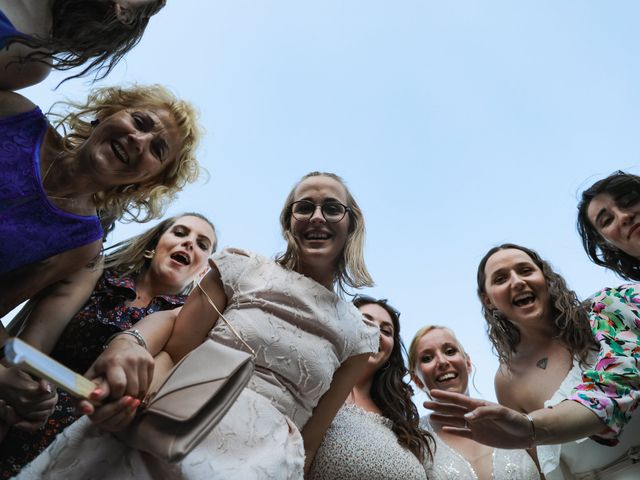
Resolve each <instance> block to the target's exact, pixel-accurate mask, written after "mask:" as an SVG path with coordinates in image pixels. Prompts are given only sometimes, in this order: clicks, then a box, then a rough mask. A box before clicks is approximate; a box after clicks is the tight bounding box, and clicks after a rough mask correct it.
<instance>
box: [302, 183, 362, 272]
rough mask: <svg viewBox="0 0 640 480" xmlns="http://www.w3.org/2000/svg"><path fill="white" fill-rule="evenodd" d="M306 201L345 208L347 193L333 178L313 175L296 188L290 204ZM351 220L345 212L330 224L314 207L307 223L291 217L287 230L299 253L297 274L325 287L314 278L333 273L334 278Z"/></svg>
mask: <svg viewBox="0 0 640 480" xmlns="http://www.w3.org/2000/svg"><path fill="white" fill-rule="evenodd" d="M300 200H307V201H310V202H312V203H314V204H316V205H323V204H325V203H327V202H336V201H337V202H340V203H342V204H343V205H347V204H348V203H347V192H346V191H345V188H344V187H343V186H342V185H341V184H340V183H339V182H338V181H337V180H335V179H333V178H330V177H326V176H313V177H308V178H306V179H304V180H303V181H302V182H300V184H299V185H298V186H297V188H296V189H295V192H294V195H293V201H294V202H297V201H300ZM349 222H350V217H349V213H347V214H346V215H345V216H344V217H343V218H342V219H341V220H340V221H339V222H336V223H329V222H327V221H326V219H325V218H324V216H323V215H322V211H321V208H320V207H316V209H315V211H314V213H313V215H312V216H311V218H310V219H309V220H298V219H296V218H295V217H294V216H293V215H292V216H291V221H290V229H291V232H292V233H293V236H294V238H295V241H296V244H297V246H298V250H299V257H298V258H299V263H300V265H299V266H298V271H299V272H300V273H303V274H307V275H309V276H310V277H312V278H314V279H315V280H316V281H318V282H320V283H322V284H325V283H326V282H325V279H320V278H315V277H316V276H317V274H318V273H320V274H321V275H324V274H326V272H332V275H335V273H336V268H337V264H338V260H339V258H340V256H341V255H342V252H343V250H344V246H345V243H346V241H347V236H348V234H349Z"/></svg>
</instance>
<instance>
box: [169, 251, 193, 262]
mask: <svg viewBox="0 0 640 480" xmlns="http://www.w3.org/2000/svg"><path fill="white" fill-rule="evenodd" d="M171 260H173V261H175V262H178V263H181V264H182V265H191V258H189V255H187V254H186V253H184V252H175V253H172V254H171Z"/></svg>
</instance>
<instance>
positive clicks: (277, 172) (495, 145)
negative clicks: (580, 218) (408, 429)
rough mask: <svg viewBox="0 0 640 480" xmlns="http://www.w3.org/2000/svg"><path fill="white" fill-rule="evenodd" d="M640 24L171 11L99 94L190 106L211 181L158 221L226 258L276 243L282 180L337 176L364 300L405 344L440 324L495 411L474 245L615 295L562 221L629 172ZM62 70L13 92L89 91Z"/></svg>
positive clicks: (451, 13) (453, 14)
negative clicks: (133, 92) (356, 210)
mask: <svg viewBox="0 0 640 480" xmlns="http://www.w3.org/2000/svg"><path fill="white" fill-rule="evenodd" d="M639 17H640V5H639V4H638V3H637V2H633V1H619V2H613V3H612V2H602V1H566V2H557V1H535V2H534V1H529V2H513V1H506V0H505V1H484V2H477V1H470V0H458V1H454V2H434V1H425V0H420V1H400V2H388V1H376V0H367V1H361V0H358V1H356V0H353V1H344V0H340V1H337V0H323V1H322V2H320V1H318V2H300V1H273V0H271V1H267V0H255V1H252V2H250V1H246V0H237V1H234V2H220V1H206V2H204V1H201V0H169V1H168V5H167V7H166V8H165V9H164V10H163V11H161V13H160V14H158V15H157V16H156V17H155V18H153V19H152V21H151V23H150V27H149V29H148V31H147V34H146V35H145V37H144V38H143V40H142V42H141V43H140V45H139V46H138V47H137V48H136V49H135V50H134V51H133V52H131V53H130V54H129V56H128V57H127V59H126V61H125V62H123V63H122V64H121V65H120V66H119V67H118V68H117V69H116V70H115V71H114V72H113V73H112V74H111V75H110V76H109V77H108V78H107V79H106V80H105V81H103V82H101V83H103V84H119V83H129V82H134V81H135V82H139V83H162V84H165V85H167V86H168V87H170V88H171V89H172V90H173V91H174V92H176V93H177V94H178V95H180V96H182V97H184V98H187V99H189V100H191V101H192V102H193V103H194V104H196V105H197V107H198V109H199V110H200V112H201V115H202V121H203V124H204V126H205V127H206V130H207V134H206V137H205V140H204V142H203V145H202V148H201V150H200V159H201V161H202V163H203V165H205V166H206V168H207V169H208V170H209V172H210V179H209V181H208V182H206V183H205V182H199V183H198V184H197V185H195V186H191V187H189V188H187V189H186V190H185V191H184V192H183V193H182V194H181V196H180V198H179V200H178V201H177V202H176V203H175V204H173V205H172V206H171V208H170V210H169V213H179V212H182V211H186V210H195V211H199V212H202V213H205V214H207V215H208V216H209V217H210V218H211V219H212V220H213V221H214V222H215V224H216V225H217V227H218V231H219V235H220V240H221V245H222V246H239V247H244V248H248V249H251V250H255V251H257V252H260V253H262V254H266V255H273V254H274V253H276V252H278V251H281V250H282V249H283V241H282V240H281V238H280V233H279V229H278V215H279V212H280V209H281V206H282V203H283V201H284V198H285V196H286V194H287V192H288V191H289V189H290V187H291V186H292V185H293V184H294V183H295V182H296V180H297V179H298V178H299V177H300V176H302V175H303V174H305V173H307V172H309V171H311V170H325V171H332V172H335V173H338V174H340V175H342V176H343V177H344V178H345V179H346V181H347V182H348V184H349V186H350V188H351V190H352V192H353V194H354V195H355V196H356V198H357V199H358V201H359V202H360V204H361V206H362V208H363V210H364V212H365V217H366V221H367V230H368V235H367V250H366V258H367V263H368V265H369V267H370V270H371V272H372V274H373V276H374V278H375V280H376V283H377V285H376V287H375V288H374V289H373V290H372V291H371V292H370V293H371V294H373V295H377V296H383V297H387V298H389V300H390V302H391V303H392V304H393V305H395V306H396V307H397V308H398V309H399V310H401V311H402V330H403V337H404V339H405V342H406V343H409V341H410V339H411V337H412V335H413V334H414V332H415V331H416V330H417V329H418V328H419V327H420V326H422V325H425V324H428V323H437V324H444V325H448V326H450V327H451V328H453V329H454V330H455V331H456V332H457V334H458V336H459V338H460V339H461V341H462V343H463V344H464V345H465V347H466V349H467V350H468V351H469V352H470V354H471V356H472V360H473V362H474V364H475V365H476V366H477V368H478V373H477V375H476V384H477V386H478V387H479V389H480V391H481V394H482V395H483V396H484V397H485V398H489V399H493V398H495V397H494V393H493V374H494V372H495V369H496V366H497V362H496V360H495V358H494V356H493V354H492V353H491V349H490V346H489V344H488V342H487V340H486V335H485V333H484V320H483V319H482V317H481V315H480V305H479V303H478V300H477V299H476V295H475V271H476V266H477V263H478V261H479V259H480V258H481V257H482V255H483V254H484V253H485V251H486V250H487V249H488V248H490V247H492V246H494V245H496V244H498V243H502V242H505V241H511V242H518V243H522V244H524V245H526V246H529V247H532V248H534V249H537V250H538V251H539V252H540V253H541V254H542V255H543V256H544V257H545V258H546V259H548V260H550V261H551V263H552V264H553V265H554V266H555V267H556V269H557V270H559V271H560V272H561V273H562V274H563V275H564V276H565V277H566V279H567V281H568V282H569V285H570V286H572V288H574V289H575V290H576V291H577V292H578V293H579V294H580V295H581V296H586V295H588V294H590V293H592V292H593V291H595V290H597V289H599V288H601V287H604V286H607V285H614V284H617V283H621V282H620V280H619V279H618V278H616V277H615V276H614V275H613V274H610V273H607V272H605V271H604V270H603V269H601V268H598V267H595V266H594V265H592V264H591V263H590V262H589V261H588V260H587V257H586V255H585V254H584V252H583V251H582V247H581V246H580V241H579V238H578V236H577V234H576V232H575V211H576V203H577V196H578V193H579V192H580V191H581V189H582V188H584V186H586V185H589V184H590V183H592V182H593V181H594V180H595V179H598V178H601V177H603V176H605V175H607V174H609V173H610V172H612V171H613V170H616V169H618V168H622V169H626V170H629V171H632V172H634V173H636V174H638V173H640V160H639V155H640V152H639V147H638V138H639V136H638V130H639V128H638V127H639V118H638V116H639V112H640V94H639V92H640V89H639V88H638V85H640V69H639V67H638V65H639V64H640V63H639V61H638V59H639V58H640V52H639V50H640V33H639V31H638V27H637V19H638V18H639ZM61 78H62V76H61V75H58V74H54V75H52V76H51V77H50V78H49V79H48V80H47V81H46V82H45V83H44V84H42V85H39V86H37V87H35V88H31V89H27V90H24V91H23V93H24V94H25V95H27V96H28V97H29V98H31V99H32V100H33V101H35V102H36V103H38V104H39V105H41V107H42V108H43V110H46V109H48V108H49V107H50V106H51V105H52V104H53V102H54V101H56V100H58V99H61V98H65V97H67V98H71V99H80V98H82V97H84V96H85V95H86V92H87V90H88V88H89V82H87V81H86V80H84V81H83V80H80V81H77V80H74V81H71V82H67V83H65V84H64V85H62V86H61V87H60V88H59V89H57V90H52V89H53V87H54V86H55V85H56V84H57V82H58V81H59V80H60V79H61ZM142 228H146V227H145V226H143V227H141V226H139V225H124V226H119V227H118V229H117V230H116V232H115V234H114V236H113V239H114V240H118V239H122V238H125V237H127V236H130V235H132V234H134V233H137V232H139V231H140V230H141V229H142ZM472 393H473V392H472ZM420 398H422V397H420Z"/></svg>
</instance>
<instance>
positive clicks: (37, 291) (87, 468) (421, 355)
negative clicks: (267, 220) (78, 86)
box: [0, 0, 640, 480]
mask: <svg viewBox="0 0 640 480" xmlns="http://www.w3.org/2000/svg"><path fill="white" fill-rule="evenodd" d="M42 3H43V2H42V0H22V1H15V0H0V89H2V90H1V91H0V164H1V165H2V171H3V173H2V175H3V176H4V177H5V178H4V179H3V188H2V189H0V258H1V259H2V262H1V263H2V267H0V285H1V286H2V292H3V293H2V296H1V298H0V315H4V314H6V313H7V312H8V311H10V310H11V309H13V308H14V307H16V306H17V305H18V304H20V303H21V302H23V301H25V300H28V302H27V304H26V306H25V307H23V309H22V311H21V313H20V314H19V315H18V318H19V321H17V322H14V323H13V327H12V328H13V330H14V332H12V333H14V334H19V335H20V336H21V337H22V338H23V339H24V340H25V341H27V342H29V343H31V344H32V345H34V346H36V347H37V348H38V349H40V350H42V351H44V352H47V353H49V354H50V355H51V356H52V357H53V358H55V359H57V360H58V361H60V362H62V363H63V364H65V365H67V366H69V367H71V368H73V369H74V370H76V371H78V372H81V373H85V375H86V376H87V377H88V378H90V379H92V380H94V381H95V383H96V389H95V390H94V392H93V393H92V396H91V401H86V400H83V401H76V400H74V399H73V398H72V397H71V396H70V395H69V394H68V393H67V392H65V391H63V390H60V389H55V388H54V387H52V386H51V385H50V384H49V383H48V382H46V381H43V380H39V379H36V378H32V377H31V376H30V375H28V374H26V373H24V372H23V371H21V370H19V369H17V368H16V367H10V366H8V365H6V364H3V365H0V439H1V440H2V441H1V443H0V474H1V475H2V477H3V478H9V477H12V476H14V475H17V476H18V478H60V477H64V476H66V477H68V478H118V479H120V478H132V479H133V478H136V479H137V478H188V479H195V478H213V479H215V478H220V479H230V478H274V479H284V478H291V479H299V478H303V477H304V476H306V477H308V478H314V479H359V478H381V479H395V478H407V479H424V478H430V479H467V478H480V479H485V478H486V479H488V478H493V479H496V480H497V479H538V478H542V476H543V475H544V476H545V477H546V478H548V479H549V478H592V477H593V476H594V475H598V478H608V479H619V480H620V479H623V478H632V477H631V476H629V477H625V475H633V474H634V473H633V472H636V474H637V472H638V465H640V463H638V464H636V462H637V460H638V450H639V448H638V445H637V433H638V431H639V430H638V428H637V425H638V422H639V421H640V419H638V418H637V416H636V417H635V418H634V416H633V412H634V410H635V408H636V407H637V404H638V401H639V400H640V398H639V394H638V390H639V387H640V386H639V373H638V356H639V355H640V341H639V339H638V332H639V331H640V295H639V294H638V287H637V286H636V285H634V284H628V285H624V286H621V287H618V288H607V289H604V290H602V291H601V292H599V293H598V294H596V295H595V296H593V297H591V298H590V299H589V300H588V301H586V302H581V301H580V300H579V299H578V298H577V296H576V295H575V293H574V292H573V291H572V290H570V289H569V287H568V286H567V285H566V283H565V281H564V280H563V279H562V277H561V276H560V275H558V274H557V273H556V272H554V271H553V269H552V268H551V266H550V264H549V263H547V262H546V261H544V260H543V259H542V258H541V257H540V256H539V255H538V254H537V253H536V252H535V251H533V250H531V249H529V248H526V247H523V246H519V245H514V244H505V245H501V246H499V247H495V248H493V249H491V250H490V251H489V252H488V253H487V254H486V255H485V257H484V258H483V259H482V260H481V262H480V264H479V267H478V296H479V299H480V302H481V306H482V311H483V313H484V317H485V320H486V322H487V331H488V334H489V338H490V340H491V342H492V344H493V346H494V349H495V351H496V353H497V354H498V357H499V360H500V368H499V370H498V372H497V373H496V379H495V383H496V392H497V397H498V400H499V402H500V404H492V403H490V402H485V401H482V400H477V399H473V398H470V397H469V396H468V393H469V389H468V383H469V377H470V372H471V370H472V363H471V359H470V358H469V355H468V354H467V353H466V351H465V349H464V347H463V346H462V345H461V344H460V342H459V341H458V340H457V338H456V336H455V334H454V332H453V330H452V329H451V328H448V327H445V326H439V325H428V326H425V327H424V328H422V329H420V330H419V331H418V332H417V334H416V335H415V337H414V338H413V340H412V342H411V344H410V348H409V351H408V364H407V363H405V360H404V358H405V357H404V353H405V351H404V350H405V349H404V346H403V343H402V341H401V337H400V312H399V311H398V310H397V309H396V308H394V307H393V306H392V305H391V304H390V303H389V302H388V301H387V300H385V299H376V298H372V297H369V296H366V295H357V296H355V297H354V298H353V301H352V302H350V301H348V300H346V297H347V295H349V293H350V292H351V291H352V290H353V289H358V288H362V287H367V286H371V285H372V283H373V282H372V279H371V277H370V275H369V273H368V271H367V267H366V265H365V262H364V255H363V250H364V235H365V228H364V216H363V213H362V211H361V210H360V208H359V206H358V204H357V202H356V200H355V198H354V197H353V195H352V194H351V192H350V191H349V189H348V188H347V186H346V184H345V182H344V181H343V180H342V179H341V178H340V177H338V176H336V175H334V174H331V173H323V172H312V173H310V174H308V175H306V176H304V177H303V178H302V179H301V180H300V181H299V182H298V183H297V184H296V185H294V187H293V188H292V190H291V191H290V192H289V195H288V196H287V198H286V199H285V202H284V206H283V209H282V212H281V215H280V228H281V230H282V234H283V237H284V239H285V241H286V250H285V252H284V253H282V254H280V255H278V256H276V257H275V259H269V258H266V257H262V256H260V255H257V254H255V253H252V252H248V251H245V250H241V249H226V250H224V251H223V252H221V253H218V254H215V255H212V254H213V253H214V251H215V249H216V244H217V237H216V232H215V228H214V226H213V224H212V223H211V222H210V221H209V220H208V219H206V218H205V217H203V216H202V215H200V214H198V213H185V214H183V215H179V216H175V217H171V218H167V219H165V220H163V221H161V222H160V223H158V224H157V225H156V226H155V227H153V228H151V229H149V230H147V231H146V232H145V233H143V234H141V235H139V236H137V237H134V238H132V239H130V240H127V241H125V242H122V243H120V244H118V245H116V246H114V247H113V248H111V249H110V250H109V251H108V252H107V251H105V252H103V251H102V243H103V240H104V238H105V237H106V235H107V233H108V232H109V231H110V230H111V229H112V228H113V225H114V222H115V221H117V220H121V219H123V218H128V219H130V220H136V221H144V220H148V219H152V218H158V217H159V216H161V214H162V211H163V207H164V206H165V205H166V204H168V202H170V200H171V199H172V197H173V195H174V194H175V193H176V192H177V191H179V190H180V189H181V188H183V187H184V186H185V185H186V184H187V183H188V182H191V181H193V180H194V179H195V178H196V177H197V174H198V171H199V167H198V163H197V161H196V157H195V148H196V145H197V142H198V138H199V135H200V134H199V127H198V125H197V122H196V118H195V111H194V109H193V107H192V106H190V105H189V104H188V103H186V102H183V101H181V100H178V99H176V98H175V97H173V95H171V94H170V93H169V92H168V91H167V90H166V89H164V88H163V87H160V86H138V87H133V88H126V89H125V88H117V87H115V88H105V89H101V90H97V91H94V92H92V93H91V94H90V95H89V98H88V100H87V101H86V102H83V103H78V104H70V105H69V110H68V111H67V112H66V113H64V114H62V115H60V116H59V118H60V120H59V121H58V123H57V124H56V125H55V126H52V125H51V124H50V123H49V120H48V118H47V116H45V115H44V114H43V113H42V112H41V110H40V109H39V108H38V107H37V106H35V105H33V104H32V103H31V102H29V101H28V100H27V99H26V98H24V97H23V96H21V95H20V94H18V93H16V92H15V91H14V90H16V89H19V88H22V87H24V86H27V85H30V84H33V83H35V82H38V81H41V80H42V79H43V78H44V77H46V75H47V73H48V71H49V70H50V69H51V68H58V69H68V68H73V67H81V68H83V70H82V71H81V75H83V74H87V73H91V72H94V73H96V72H97V73H96V75H98V76H100V75H102V76H104V75H106V74H108V72H109V71H110V70H111V68H113V66H114V65H115V64H116V63H117V61H118V60H119V59H120V58H122V56H123V55H124V54H126V52H127V51H128V50H130V49H131V48H132V47H133V46H135V44H136V43H137V42H138V41H139V40H140V37H141V35H142V34H143V32H144V28H145V26H146V25H147V23H148V21H149V18H150V17H151V16H152V15H153V14H155V13H157V12H158V11H159V10H160V9H161V8H162V6H163V4H164V3H163V2H161V1H157V0H156V1H152V0H113V1H105V0H48V1H47V2H45V3H46V8H43V7H42ZM78 26H82V28H78ZM578 230H579V233H580V235H581V237H582V240H583V244H584V247H585V250H586V251H587V254H588V255H589V257H590V258H591V259H592V260H593V261H594V262H596V263H597V264H599V265H602V266H604V267H606V268H610V269H612V270H614V271H615V272H617V273H618V274H620V275H621V276H622V277H624V278H626V279H628V280H631V281H637V280H640V178H639V177H637V176H634V175H631V174H626V173H622V172H618V173H615V174H613V175H611V176H609V177H607V178H605V179H603V180H601V181H599V182H597V183H596V184H595V185H593V186H592V187H591V188H589V189H587V190H586V191H585V192H584V193H583V199H582V201H581V204H580V205H579V217H578ZM197 282H199V285H200V287H201V288H198V289H193V286H194V285H195V284H196V283H197ZM207 297H209V299H211V300H212V301H213V303H214V304H215V305H216V306H217V308H218V309H219V310H220V311H221V312H223V314H224V316H225V318H226V319H228V320H229V322H230V324H232V325H233V327H234V328H235V330H236V331H237V332H238V334H239V335H240V337H241V338H242V339H243V341H244V342H246V343H247V344H248V345H249V346H250V347H251V348H252V349H253V351H254V352H255V363H256V368H255V371H254V374H253V376H252V378H251V380H250V382H249V384H248V386H247V387H246V388H245V389H244V390H243V391H242V393H241V394H240V396H239V397H238V399H237V400H236V401H235V402H234V404H233V406H232V407H231V409H230V410H229V412H228V413H227V414H226V415H225V416H224V418H223V419H222V420H221V421H220V423H219V424H218V425H217V426H216V428H215V429H214V430H213V431H212V432H211V433H210V434H209V435H208V436H207V437H206V438H205V439H204V440H203V441H202V442H201V443H200V444H199V445H197V446H196V447H195V449H194V450H193V451H192V452H191V453H189V454H188V455H187V456H186V457H185V458H184V459H183V460H182V461H180V462H178V463H169V462H166V461H164V460H162V459H159V458H155V457H153V456H151V455H149V454H146V453H144V452H141V451H138V450H136V449H134V448H132V447H129V446H128V445H127V443H126V438H124V439H123V437H122V436H120V437H118V438H116V436H113V435H112V434H111V432H115V431H120V430H123V429H124V427H126V426H127V425H129V424H130V422H131V421H132V420H133V418H134V416H135V415H136V412H137V411H138V410H139V407H140V404H141V399H143V398H144V396H145V394H146V393H147V391H149V389H150V385H151V382H152V381H153V379H154V378H159V377H161V376H162V374H163V373H164V372H166V371H167V370H168V369H170V368H171V367H172V366H173V365H174V364H175V363H176V362H178V361H179V360H180V359H181V358H183V357H184V356H185V355H186V354H188V353H189V352H190V351H192V350H193V349H194V348H196V347H197V346H198V345H200V344H201V343H202V342H203V341H204V340H205V339H206V338H212V339H213V340H215V341H218V342H221V343H224V344H226V345H229V346H232V347H233V348H238V349H243V348H244V346H243V344H242V343H241V342H240V341H239V340H238V338H237V337H236V335H235V334H234V333H233V332H232V331H231V330H230V328H229V327H228V326H227V324H226V322H219V321H218V314H217V312H216V311H214V310H213V309H212V307H211V305H210V303H209V301H208V298H207ZM410 380H411V381H413V383H414V384H415V386H416V387H417V388H419V389H421V390H424V391H425V392H427V394H428V395H429V396H430V398H431V399H432V401H429V402H426V403H425V406H426V407H427V408H430V409H432V410H433V411H434V413H432V414H431V415H429V416H426V417H423V418H420V417H419V415H418V411H417V408H416V406H415V405H414V404H413V402H412V394H413V390H412V387H411V385H410V383H409V381H410ZM82 414H84V416H81V415H82ZM625 425H627V426H626V429H624V427H625ZM623 429H624V431H623ZM634 432H635V433H634ZM585 437H590V438H591V439H592V440H587V441H586V443H574V441H576V440H580V439H583V438H585ZM602 445H607V446H602ZM614 445H615V446H614ZM586 448H588V449H589V452H592V453H588V454H587V453H585V452H586V451H587V450H586ZM577 452H580V455H578V454H577ZM589 475H591V477H590V476H589Z"/></svg>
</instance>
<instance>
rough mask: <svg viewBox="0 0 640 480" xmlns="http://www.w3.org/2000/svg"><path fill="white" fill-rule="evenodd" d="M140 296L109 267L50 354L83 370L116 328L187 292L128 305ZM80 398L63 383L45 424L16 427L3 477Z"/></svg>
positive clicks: (0, 450)
mask: <svg viewBox="0 0 640 480" xmlns="http://www.w3.org/2000/svg"><path fill="white" fill-rule="evenodd" d="M135 298H136V282H135V278H134V277H133V276H131V275H127V274H122V273H121V272H117V271H114V270H111V269H107V270H105V271H104V273H103V274H102V276H101V277H100V279H99V280H98V282H97V284H96V287H95V288H94V290H93V292H92V294H91V297H90V298H89V300H88V301H87V303H85V304H84V307H82V309H81V310H80V311H79V312H78V313H76V314H75V315H74V317H73V318H72V319H71V320H70V321H69V324H68V325H67V327H66V329H65V330H64V331H63V333H62V335H61V336H60V339H59V340H58V343H56V345H55V346H54V348H53V351H52V352H51V356H52V357H53V358H55V359H56V360H58V361H59V362H61V363H63V364H65V365H66V366H68V367H69V368H71V369H72V370H74V371H76V372H78V373H84V372H85V371H87V369H88V368H89V367H90V366H91V364H92V363H93V361H94V360H95V359H96V358H97V357H98V355H100V353H101V352H102V349H103V345H104V343H105V342H106V341H107V339H108V338H109V337H110V336H111V335H112V334H114V333H116V332H118V331H122V330H127V329H128V328H131V327H132V326H133V325H134V324H135V323H137V322H138V321H139V320H142V319H143V318H144V317H146V316H147V315H150V314H152V313H154V312H158V311H162V310H171V309H174V308H177V307H180V306H182V304H183V303H184V302H185V300H186V298H187V296H186V295H161V296H157V297H155V298H153V299H152V300H151V302H150V303H149V305H148V306H147V307H146V308H144V307H130V306H127V302H128V301H132V300H135ZM75 404H76V402H75V400H74V399H73V397H71V396H70V395H69V394H68V393H66V392H65V391H64V390H61V389H58V403H57V405H56V408H55V410H54V412H53V414H52V415H51V416H50V417H49V419H48V420H47V422H46V424H45V425H44V426H43V427H42V428H40V429H39V430H37V431H36V432H34V433H29V432H26V431H24V430H19V429H17V428H12V429H11V430H10V431H9V433H8V434H7V436H6V437H5V439H4V441H3V442H1V443H0V479H4V478H11V477H13V476H14V475H16V474H17V473H18V472H19V471H20V469H21V468H22V467H23V466H24V465H26V464H27V463H28V462H30V461H31V460H33V458H35V457H36V456H37V455H38V453H40V452H41V451H42V450H44V449H45V448H46V447H47V445H49V444H50V443H51V442H52V441H53V440H54V439H55V437H56V435H58V434H59V433H60V432H61V431H62V430H64V429H65V428H66V427H68V426H69V425H71V424H72V423H73V422H75V421H76V420H77V419H78V418H79V416H78V414H77V413H76V409H75Z"/></svg>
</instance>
